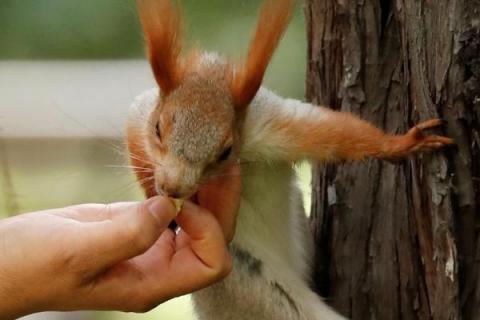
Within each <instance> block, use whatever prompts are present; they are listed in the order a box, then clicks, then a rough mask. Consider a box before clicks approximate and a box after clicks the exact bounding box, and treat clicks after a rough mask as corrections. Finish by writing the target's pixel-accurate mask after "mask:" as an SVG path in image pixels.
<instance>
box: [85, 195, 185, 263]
mask: <svg viewBox="0 0 480 320" xmlns="http://www.w3.org/2000/svg"><path fill="white" fill-rule="evenodd" d="M103 210H106V211H107V212H106V214H105V217H106V219H105V220H102V221H96V222H91V223H88V224H87V225H86V229H87V230H86V231H85V232H84V235H83V236H82V240H84V241H82V244H81V245H82V246H83V247H84V249H85V250H86V252H89V260H90V261H92V263H95V266H97V268H98V269H105V268H108V267H111V266H113V265H115V264H117V263H118V262H121V261H124V260H128V259H130V258H133V257H135V256H137V255H140V254H142V253H144V252H145V251H147V250H148V249H149V248H150V247H151V246H152V245H153V244H154V243H155V242H156V241H157V239H158V238H159V237H160V235H161V234H162V233H163V232H164V231H165V229H166V228H167V227H168V225H169V223H170V222H171V221H172V220H173V219H174V218H175V215H176V210H175V207H174V206H173V204H172V202H171V201H170V200H169V199H168V198H165V197H161V196H157V197H154V198H151V199H148V200H146V201H143V202H138V203H115V204H110V205H106V206H104V208H103ZM82 251H83V250H81V252H82ZM83 252H85V251H83Z"/></svg>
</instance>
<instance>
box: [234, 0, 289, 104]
mask: <svg viewBox="0 0 480 320" xmlns="http://www.w3.org/2000/svg"><path fill="white" fill-rule="evenodd" d="M294 7H295V0H265V3H264V4H263V6H262V9H261V11H260V17H259V20H258V24H257V29H256V31H255V36H254V38H253V40H252V42H251V43H250V48H249V51H248V55H247V59H246V61H245V63H244V65H243V66H237V67H233V70H232V72H231V73H232V74H231V91H232V97H233V101H234V103H235V106H236V107H240V108H241V107H246V106H248V105H249V104H250V102H251V101H252V100H253V98H254V97H255V95H256V94H257V91H258V89H260V86H261V85H262V81H263V76H264V74H265V70H266V69H267V66H268V64H269V62H270V59H271V58H272V56H273V53H274V52H275V49H276V48H277V45H278V43H279V42H280V39H281V38H282V36H283V34H284V33H285V30H286V28H287V26H288V22H289V21H290V18H291V16H292V12H293V9H294Z"/></svg>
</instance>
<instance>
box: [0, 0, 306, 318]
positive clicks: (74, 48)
mask: <svg viewBox="0 0 480 320" xmlns="http://www.w3.org/2000/svg"><path fill="white" fill-rule="evenodd" d="M180 3H181V6H182V8H183V10H184V15H185V21H186V31H187V45H186V47H187V48H188V47H192V46H199V47H201V48H204V49H206V50H209V51H218V52H220V53H222V54H225V55H227V56H229V57H233V58H241V57H242V55H243V54H244V53H245V52H246V50H247V46H248V41H249V38H250V35H251V33H252V31H253V28H254V26H255V23H256V14H257V10H258V8H259V6H260V4H261V1H260V0H236V1H233V0H230V1H226V0H203V1H201V0H183V1H180ZM143 50H144V49H143V39H142V34H141V31H140V26H139V23H138V21H137V16H136V12H135V1H134V0H82V1H76V0H62V1H59V0H41V1H38V0H0V76H2V72H3V76H4V77H3V79H7V80H5V81H9V80H8V79H10V78H11V77H9V75H8V74H5V73H6V72H12V73H15V70H16V69H15V68H16V67H15V66H16V63H18V62H19V61H20V62H22V61H23V62H29V63H30V62H32V61H33V62H34V63H36V64H39V65H42V64H46V63H47V62H48V63H52V62H56V61H59V62H60V61H61V62H62V63H66V62H67V63H70V64H72V65H75V64H78V63H79V61H80V60H81V61H82V63H85V62H86V63H90V61H91V63H93V62H95V63H98V61H99V60H101V61H106V62H107V61H110V62H111V61H112V60H114V61H117V63H116V64H115V65H116V66H117V65H118V66H119V67H120V68H121V66H122V64H123V63H122V62H123V61H125V60H137V59H142V60H143V59H144V55H143ZM305 55H306V41H305V28H304V20H303V12H302V7H301V6H300V5H299V6H298V7H297V9H296V12H295V15H294V18H293V21H292V23H291V25H290V27H289V29H288V32H287V34H286V35H285V38H284V40H283V41H282V43H281V46H280V48H279V50H278V51H277V54H276V55H275V57H274V59H273V61H272V64H271V65H270V68H269V70H268V72H267V76H266V80H265V84H266V85H267V86H268V87H270V88H271V89H273V90H275V91H277V92H278V93H279V94H281V95H283V96H289V97H294V98H299V99H302V98H303V96H304V81H305V60H306V59H305ZM2 66H3V69H4V70H2ZM6 66H8V67H9V68H8V71H7V68H6ZM11 66H13V67H11ZM19 70H23V69H19ZM16 76H18V74H16ZM0 78H1V77H0ZM3 85H4V87H5V83H3ZM9 85H12V84H11V83H9ZM13 85H17V84H16V83H14V84H13ZM21 85H22V82H21V81H19V82H18V86H21ZM112 85H115V79H112ZM91 86H96V85H94V84H91ZM75 89H76V90H78V97H73V98H74V99H84V100H85V101H86V105H89V103H88V102H89V100H88V99H89V98H88V96H87V97H85V96H83V95H82V92H84V91H85V90H96V89H98V90H101V88H75ZM145 89H147V88H145ZM1 90H2V82H1V81H0V130H1V128H2V121H4V119H3V118H2V117H3V115H4V114H9V118H8V119H7V120H8V121H10V122H9V124H10V125H11V124H12V123H14V128H15V126H16V125H17V124H16V122H15V121H17V119H20V120H21V119H22V117H25V116H27V117H28V114H27V115H25V114H24V113H25V110H23V111H22V110H21V109H18V111H16V110H17V106H16V105H15V104H16V102H15V101H21V98H22V97H20V96H19V97H16V98H18V100H15V99H13V100H12V101H13V102H12V101H5V100H4V99H2V96H4V95H3V94H2V91H1ZM118 90H126V89H125V88H121V87H119V88H118ZM27 93H28V92H27ZM138 93H140V92H138ZM135 94H136V93H135ZM14 98H15V97H14ZM107 98H108V97H107ZM39 100H40V99H39ZM39 103H42V101H39ZM92 106H93V102H92ZM35 107H36V106H34V105H32V106H31V108H35ZM61 107H63V106H60V108H61ZM124 108H125V109H127V108H128V103H127V102H126V103H125V106H124ZM16 112H18V114H16ZM82 112H89V113H95V112H97V110H96V109H95V107H91V108H90V109H88V108H86V109H83V110H78V115H77V113H76V111H73V112H72V113H70V114H68V116H65V118H64V119H63V120H62V121H60V122H59V123H58V126H59V127H61V128H62V130H59V133H58V134H55V137H54V138H53V137H50V136H41V135H40V134H37V133H35V132H36V131H35V129H36V128H35V126H33V128H29V129H31V131H29V132H31V134H29V136H26V137H25V136H24V134H21V136H22V137H16V136H15V134H13V135H12V134H11V133H10V134H9V135H8V136H4V135H2V136H0V217H6V216H8V215H13V214H16V213H19V212H28V211H33V210H40V209H46V208H52V207H61V206H66V205H71V204H77V203H87V202H101V203H106V202H113V201H126V200H127V201H128V200H138V199H141V198H142V194H141V192H140V191H139V190H138V188H137V186H136V183H135V181H134V179H133V176H132V175H131V173H130V172H129V170H128V169H125V168H121V166H122V165H125V164H126V163H127V162H126V159H125V152H124V150H125V148H124V145H123V142H122V137H121V136H120V134H119V136H112V137H107V138H105V137H97V136H96V134H95V128H93V129H91V128H90V129H89V130H90V132H89V136H90V137H89V138H85V137H83V138H80V137H72V136H71V135H70V134H69V132H68V130H69V129H68V128H69V127H71V126H73V125H80V126H85V127H89V124H88V123H81V122H82V121H81V120H78V121H77V122H80V123H79V124H76V123H74V122H75V121H76V119H81V118H80V114H81V113H82ZM60 118H61V117H60ZM20 120H18V121H20ZM12 121H13V122H12ZM41 121H42V119H41V117H40V118H39V119H38V122H41ZM72 121H73V122H72ZM109 122H111V123H114V124H115V126H116V127H119V128H120V127H122V126H123V123H122V120H121V119H120V118H116V117H115V115H114V114H112V118H111V119H109ZM65 123H68V124H69V125H67V126H65ZM106 125H107V124H106ZM109 125H110V123H109ZM21 126H22V124H21V123H20V122H18V128H19V132H20V128H21ZM14 131H15V130H14ZM0 134H2V132H1V131H0ZM63 136H64V137H63ZM299 171H300V173H301V175H302V179H303V180H302V181H303V182H302V186H303V188H304V190H305V191H306V201H308V199H309V195H308V189H309V188H308V185H309V168H308V166H302V167H301V168H300V170H299ZM307 207H308V204H307ZM192 314H193V313H192V307H191V304H190V303H189V298H188V297H183V298H180V299H178V300H174V301H172V302H169V303H166V304H164V305H162V306H160V307H159V308H157V309H155V310H153V311H152V312H149V313H147V314H145V315H131V314H121V313H114V312H92V313H81V314H78V313H75V314H68V315H67V314H43V315H36V316H34V317H32V318H31V319H42V320H44V319H81V320H84V319H88V320H109V319H122V320H123V319H169V320H170V319H182V320H183V319H191V318H192Z"/></svg>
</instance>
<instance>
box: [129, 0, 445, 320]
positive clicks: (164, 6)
mask: <svg viewBox="0 0 480 320" xmlns="http://www.w3.org/2000/svg"><path fill="white" fill-rule="evenodd" d="M294 5H295V0H265V2H264V4H263V7H262V9H261V11H260V17H259V22H258V25H257V28H256V31H255V34H254V37H253V40H252V41H251V44H250V48H249V51H248V54H247V56H246V59H245V62H244V63H242V64H237V63H233V62H232V61H229V60H227V59H225V58H222V57H220V56H219V55H218V54H216V53H206V52H201V51H193V52H191V53H190V54H187V55H182V20H181V14H180V10H179V8H178V5H177V4H176V1H173V0H138V12H139V16H140V20H141V22H142V26H143V30H144V34H145V39H146V46H147V53H148V59H149V61H150V65H151V68H152V71H153V74H154V76H155V79H156V82H157V84H158V88H154V89H151V90H149V91H147V92H145V93H143V94H142V95H140V96H139V97H138V98H137V99H136V100H135V102H134V103H133V105H132V107H131V113H130V117H129V121H128V128H127V136H128V137H127V142H128V148H129V155H130V161H131V164H132V166H133V167H134V168H135V169H134V171H135V174H136V176H137V178H138V181H139V183H140V184H141V186H142V187H143V189H144V191H145V194H146V196H147V197H152V196H155V195H157V194H162V195H166V196H169V197H171V198H177V199H188V198H191V197H192V196H194V195H195V193H196V192H197V190H198V187H199V186H200V185H202V184H203V183H206V182H208V181H209V179H211V178H212V177H216V176H218V175H221V174H222V170H224V169H225V167H227V166H228V165H230V164H232V163H234V162H241V163H242V179H243V186H244V187H243V189H244V190H243V193H242V202H241V206H240V212H239V216H238V221H237V229H236V235H235V237H234V239H233V241H232V243H231V244H230V252H231V254H232V257H233V261H234V267H233V271H232V273H231V274H230V275H229V276H228V277H227V278H226V279H225V280H223V281H221V282H220V283H218V284H215V285H213V286H211V287H209V288H206V289H203V290H200V291H198V292H197V293H195V294H193V301H194V305H195V310H196V314H197V316H198V317H199V319H209V320H217V319H218V320H220V319H222V320H223V319H224V320H227V319H233V320H236V319H256V320H259V319H275V320H281V319H285V320H286V319H289V320H291V319H309V320H310V319H311V320H313V319H329V320H332V319H344V318H343V317H342V316H341V315H340V314H338V313H337V312H335V311H334V310H333V309H331V308H330V307H328V305H327V304H326V303H324V302H323V301H322V300H321V298H320V297H318V296H317V295H316V294H315V293H314V292H313V291H312V290H311V289H310V285H309V283H310V280H311V267H310V260H311V257H312V247H313V241H312V238H311V236H310V234H309V232H308V229H307V221H306V216H305V214H304V212H303V207H302V205H301V201H302V200H301V196H300V192H299V190H298V188H297V187H296V185H295V179H296V176H295V171H294V169H293V168H292V164H293V163H295V162H296V161H300V160H304V159H306V160H312V161H328V162H335V161H354V160H362V159H366V158H377V159H385V160H396V159H400V158H403V157H406V156H409V155H411V154H414V153H416V152H421V151H427V150H433V149H438V148H441V147H443V146H445V145H449V144H452V143H453V141H452V140H451V139H449V138H447V137H443V136H436V135H426V134H425V133H424V131H425V130H426V129H430V128H434V127H437V126H439V125H441V124H442V121H441V120H439V119H433V120H428V121H425V122H422V123H420V124H418V125H416V126H415V127H413V128H412V129H410V130H409V131H408V132H407V133H406V134H404V135H390V134H387V133H385V132H383V131H382V130H381V129H378V128H376V127H374V126H372V125H371V124H369V123H367V122H365V121H362V120H360V119H359V118H357V117H356V116H354V115H352V114H349V113H344V112H336V111H332V110H330V109H328V108H324V107H319V106H314V105H311V104H308V103H303V102H300V101H297V100H292V99H285V98H282V97H280V96H278V95H276V94H275V93H273V92H271V91H269V90H268V89H266V88H264V87H262V80H263V76H264V73H265V71H266V69H267V66H268V64H269V61H270V59H271V57H272V55H273V53H274V51H275V49H276V47H277V45H278V43H279V41H280V39H281V38H282V35H283V33H284V31H285V29H286V28H287V25H288V22H289V20H290V17H291V15H292V11H293V8H294ZM219 201H222V200H221V199H219Z"/></svg>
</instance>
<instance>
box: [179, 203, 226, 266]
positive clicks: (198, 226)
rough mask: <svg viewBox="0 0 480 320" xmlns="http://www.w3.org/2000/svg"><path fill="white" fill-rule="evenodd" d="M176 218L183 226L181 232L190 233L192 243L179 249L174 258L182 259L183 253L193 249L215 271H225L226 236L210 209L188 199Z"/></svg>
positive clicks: (202, 261)
mask: <svg viewBox="0 0 480 320" xmlns="http://www.w3.org/2000/svg"><path fill="white" fill-rule="evenodd" d="M176 220H177V222H178V224H179V225H180V227H181V230H180V233H183V232H184V233H186V234H187V235H188V238H189V240H190V243H189V244H190V245H189V246H188V247H185V248H182V249H180V250H179V251H177V253H176V254H175V256H174V259H175V258H177V259H179V260H181V258H182V255H183V254H187V255H188V254H189V252H188V251H191V252H192V253H193V254H195V256H196V257H197V258H198V260H200V261H201V263H202V264H203V265H204V266H205V267H207V268H208V269H211V271H213V273H215V272H220V273H221V272H224V271H225V268H226V267H227V265H226V264H225V263H226V261H225V259H226V256H228V253H227V248H226V241H225V237H224V235H223V232H222V229H221V228H220V225H219V224H218V222H217V220H216V219H215V217H214V216H213V215H212V214H211V213H210V212H209V211H208V210H206V209H204V208H201V207H199V206H197V205H195V204H193V203H192V202H189V201H187V202H185V204H184V207H183V209H182V211H181V212H180V213H179V215H178V216H177V219H176ZM179 236H180V235H179ZM172 262H174V261H172Z"/></svg>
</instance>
